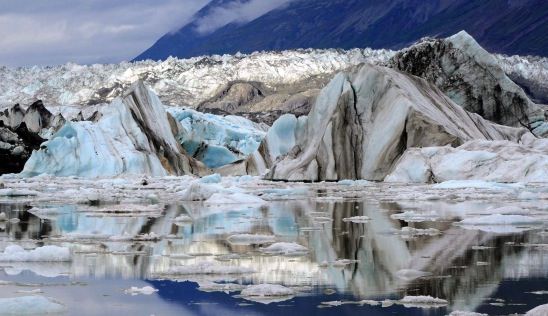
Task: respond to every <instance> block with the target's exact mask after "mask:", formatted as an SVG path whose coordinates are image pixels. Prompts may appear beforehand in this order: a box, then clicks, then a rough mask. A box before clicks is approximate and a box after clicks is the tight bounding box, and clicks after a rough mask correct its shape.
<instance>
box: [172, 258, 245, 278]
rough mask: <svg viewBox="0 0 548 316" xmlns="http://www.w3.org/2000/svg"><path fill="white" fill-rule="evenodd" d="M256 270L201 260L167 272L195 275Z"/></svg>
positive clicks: (243, 272) (240, 272) (241, 272)
mask: <svg viewBox="0 0 548 316" xmlns="http://www.w3.org/2000/svg"><path fill="white" fill-rule="evenodd" d="M254 272H255V270H253V269H252V268H247V267H240V266H228V265H217V264H215V263H213V262H208V261H205V262H200V263H197V264H192V265H186V266H180V267H173V268H171V269H170V270H169V271H168V273H167V274H175V275H193V274H220V275H223V274H246V273H254Z"/></svg>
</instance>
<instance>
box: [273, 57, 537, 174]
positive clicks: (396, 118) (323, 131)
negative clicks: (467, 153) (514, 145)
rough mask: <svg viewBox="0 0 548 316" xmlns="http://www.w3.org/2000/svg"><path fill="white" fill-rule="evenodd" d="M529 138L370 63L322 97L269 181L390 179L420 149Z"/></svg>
mask: <svg viewBox="0 0 548 316" xmlns="http://www.w3.org/2000/svg"><path fill="white" fill-rule="evenodd" d="M275 125H276V123H275ZM526 134H530V132H529V131H528V130H526V129H524V128H511V127H506V126H502V125H497V124H494V123H491V122H489V121H487V120H484V119H483V118H481V117H480V116H479V115H477V114H472V113H469V112H467V111H465V110H464V109H463V108H462V107H460V106H459V105H457V104H455V103H454V102H453V101H451V100H450V99H449V98H448V97H446V96H445V95H444V94H443V93H442V92H441V91H440V90H438V89H437V88H436V87H435V86H434V85H432V84H430V83H428V82H426V81H425V80H422V79H419V78H417V77H413V76H409V75H406V74H404V73H401V72H398V71H395V70H392V69H389V68H385V67H381V66H374V65H368V64H366V65H363V66H361V67H357V68H355V69H353V70H351V71H349V72H346V73H340V74H338V75H337V76H335V78H334V79H333V80H332V81H331V82H330V83H329V85H327V86H326V87H325V88H324V89H323V90H322V92H321V93H320V95H319V97H318V100H317V101H316V104H314V106H313V107H312V110H311V112H310V114H309V115H308V118H307V120H306V123H305V127H304V132H302V133H300V137H299V138H298V139H297V141H296V146H295V147H294V148H293V149H292V150H291V152H290V153H289V154H287V155H285V156H284V157H283V158H282V159H281V160H279V161H276V162H275V163H274V165H273V166H272V168H271V170H270V173H269V174H268V175H267V176H266V177H267V178H268V179H272V180H295V181H300V180H307V181H317V180H344V179H366V180H383V179H384V178H385V177H386V176H387V175H388V174H389V173H390V171H391V170H392V168H393V167H394V165H395V162H396V161H397V160H398V158H399V157H400V156H401V155H402V154H403V153H404V152H405V151H406V150H407V149H409V148H412V147H430V146H445V145H452V146H457V145H460V144H462V143H464V142H466V141H469V140H474V139H483V140H511V141H513V142H518V141H520V140H521V139H522V137H524V135H526ZM530 137H531V138H535V137H534V136H533V135H530ZM267 141H268V139H267Z"/></svg>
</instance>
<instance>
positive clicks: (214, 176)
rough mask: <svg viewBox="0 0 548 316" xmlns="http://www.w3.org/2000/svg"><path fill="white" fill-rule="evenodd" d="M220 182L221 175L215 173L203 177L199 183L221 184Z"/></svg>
mask: <svg viewBox="0 0 548 316" xmlns="http://www.w3.org/2000/svg"><path fill="white" fill-rule="evenodd" d="M221 180H222V178H221V175H220V174H218V173H215V174H212V175H209V176H205V177H203V178H201V179H200V180H199V181H200V182H201V183H221Z"/></svg>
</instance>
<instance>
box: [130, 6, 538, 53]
mask: <svg viewBox="0 0 548 316" xmlns="http://www.w3.org/2000/svg"><path fill="white" fill-rule="evenodd" d="M226 3H227V2H226V1H216V2H212V3H210V4H209V5H208V6H206V7H205V8H204V9H202V10H200V11H199V12H198V13H197V14H196V16H195V19H194V21H193V22H191V23H190V24H187V25H185V26H183V27H182V28H181V29H179V30H178V31H176V32H171V33H168V34H166V35H164V36H163V37H162V38H160V39H159V40H158V41H157V42H156V43H155V44H154V45H152V46H151V47H150V48H149V49H147V50H146V51H144V52H143V53H142V54H140V55H139V56H137V57H136V58H135V59H134V60H145V59H153V60H162V59H165V58H167V57H169V56H174V57H179V58H188V57H192V56H197V55H211V54H225V53H228V54H231V53H232V54H233V53H237V52H242V53H251V52H253V51H264V50H267V51H268V50H286V49H296V48H343V49H350V48H355V47H359V48H363V47H371V48H374V49H378V48H388V49H401V48H403V47H405V46H408V45H410V44H412V43H414V42H416V41H417V40H419V39H421V38H422V37H427V36H431V37H447V36H450V35H452V34H454V33H457V32H458V31H461V30H465V31H467V32H468V33H469V34H471V35H472V36H473V37H474V38H475V39H476V40H478V42H479V43H480V44H481V45H482V46H483V47H485V48H486V49H487V50H489V51H491V52H497V53H504V54H510V55H514V54H519V55H539V56H546V55H547V52H548V49H547V48H548V40H547V39H546V36H544V34H548V14H546V12H548V2H546V1H542V0H529V1H502V0H487V1H468V0H455V1H444V0H426V1H415V0H412V1H403V0H389V1H384V2H382V3H378V2H376V1H369V0H366V1H357V0H348V1H342V0H315V1H312V0H296V1H292V2H290V3H288V4H286V5H284V6H282V7H280V8H278V9H274V10H272V11H270V12H268V13H266V14H264V15H262V16H260V17H258V18H256V19H254V20H252V21H249V22H247V23H230V24H227V25H224V26H222V27H220V28H218V29H216V30H214V31H213V32H210V33H207V34H199V32H197V31H196V29H197V27H198V26H199V23H200V21H201V19H203V18H204V17H208V16H211V14H213V13H212V12H214V10H213V9H214V8H216V7H222V6H223V5H226ZM333 26H335V27H333ZM402 30H405V31H404V32H402Z"/></svg>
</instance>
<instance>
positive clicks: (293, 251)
mask: <svg viewBox="0 0 548 316" xmlns="http://www.w3.org/2000/svg"><path fill="white" fill-rule="evenodd" d="M260 250H261V252H263V253H266V254H275V255H286V256H300V255H304V254H306V253H307V252H308V248H306V247H305V246H302V245H299V244H297V243H293V242H277V243H274V244H272V245H270V246H268V247H264V248H261V249H260Z"/></svg>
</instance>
